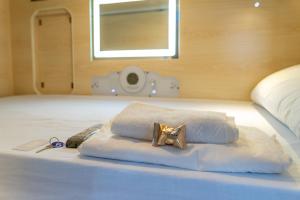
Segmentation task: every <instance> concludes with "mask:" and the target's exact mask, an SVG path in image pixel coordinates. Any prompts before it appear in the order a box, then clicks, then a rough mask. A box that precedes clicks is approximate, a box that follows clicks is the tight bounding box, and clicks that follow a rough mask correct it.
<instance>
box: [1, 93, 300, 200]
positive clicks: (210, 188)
mask: <svg viewBox="0 0 300 200" xmlns="http://www.w3.org/2000/svg"><path fill="white" fill-rule="evenodd" d="M137 100H138V101H143V102H146V103H151V104H155V105H159V106H164V107H169V108H177V109H189V110H202V111H207V110H212V111H217V112H225V113H226V114H228V115H230V116H234V117H235V120H236V123H237V125H240V126H255V127H257V128H258V129H261V130H263V131H264V132H265V133H267V134H268V135H274V134H275V135H276V137H277V139H278V140H279V142H280V143H281V145H283V146H284V150H285V152H287V153H288V154H289V155H290V156H292V158H293V163H292V165H291V167H290V168H289V169H288V170H287V171H286V172H284V173H283V174H280V175H272V174H251V173H247V174H240V173H211V172H199V171H191V170H182V169H178V168H170V167H163V166H156V165H149V164H142V163H130V162H123V161H116V160H109V159H100V158H99V159H98V158H90V157H81V156H79V153H78V151H77V150H73V149H64V148H63V149H55V150H49V151H44V152H41V153H39V154H36V153H35V151H31V152H20V151H14V150H12V148H14V147H16V146H18V145H20V144H23V143H24V142H27V141H31V140H34V139H46V140H47V139H49V137H51V136H57V137H59V138H60V139H62V140H65V139H67V138H68V137H70V136H71V135H73V134H75V133H77V132H79V131H81V130H83V129H85V128H87V127H90V126H92V125H94V124H97V123H106V122H107V121H108V119H110V118H112V117H113V116H115V115H116V114H117V113H119V112H120V111H121V110H122V109H124V108H125V107H126V106H127V105H128V104H129V103H131V102H133V101H137ZM0 136H1V140H0V199H9V200H20V199H22V200H53V199H56V200H66V199H85V200H99V199H105V200H115V199H122V200H140V199H143V200H153V198H155V199H156V200H163V199H169V198H170V199H173V200H185V199H187V200H199V198H201V199H207V200H209V199H212V200H216V199H222V200H240V199H243V200H253V199H257V200H265V199H272V200H282V199H289V200H294V199H295V200H298V199H299V198H300V167H299V166H300V161H299V157H300V142H299V140H295V138H296V136H295V135H293V134H292V133H291V131H290V130H288V129H287V128H286V127H285V126H283V125H282V124H281V123H279V122H278V121H277V120H276V119H274V118H273V117H272V116H271V115H270V114H269V113H267V112H266V111H265V110H263V109H261V108H260V107H257V106H254V105H252V103H250V102H230V101H210V100H187V99H156V98H129V97H95V96H93V97H91V96H22V97H9V98H0ZM162 188H164V189H163V190H162Z"/></svg>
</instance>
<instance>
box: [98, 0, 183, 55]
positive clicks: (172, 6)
mask: <svg viewBox="0 0 300 200" xmlns="http://www.w3.org/2000/svg"><path fill="white" fill-rule="evenodd" d="M130 1H139V0H93V40H94V42H93V50H94V57H95V58H133V57H173V56H176V53H177V51H176V48H177V0H169V16H168V18H169V19H168V26H169V27H168V49H142V50H111V51H101V43H100V37H101V36H100V31H101V30H100V15H101V13H100V5H103V4H109V3H122V2H130Z"/></svg>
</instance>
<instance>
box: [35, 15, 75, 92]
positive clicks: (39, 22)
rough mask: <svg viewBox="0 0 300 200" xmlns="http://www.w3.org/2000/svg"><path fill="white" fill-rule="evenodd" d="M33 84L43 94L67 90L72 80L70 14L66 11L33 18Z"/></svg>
mask: <svg viewBox="0 0 300 200" xmlns="http://www.w3.org/2000/svg"><path fill="white" fill-rule="evenodd" d="M34 29H35V30H34V32H35V37H34V40H35V47H36V49H35V56H36V59H35V61H36V62H35V63H36V67H35V69H36V80H37V82H36V84H37V88H38V90H39V92H41V93H42V94H70V93H71V91H72V83H73V63H72V59H73V58H72V32H71V18H70V15H69V14H68V13H62V14H52V15H46V16H44V15H40V14H39V15H38V16H37V17H36V18H35V28H34Z"/></svg>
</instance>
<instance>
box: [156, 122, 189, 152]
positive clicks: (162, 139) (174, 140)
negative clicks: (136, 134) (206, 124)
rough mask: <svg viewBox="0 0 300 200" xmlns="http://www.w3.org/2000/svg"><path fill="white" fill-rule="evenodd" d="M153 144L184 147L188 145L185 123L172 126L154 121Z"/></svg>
mask: <svg viewBox="0 0 300 200" xmlns="http://www.w3.org/2000/svg"><path fill="white" fill-rule="evenodd" d="M152 145H153V146H164V145H173V146H175V147H177V148H180V149H184V148H185V147H186V142H185V125H181V126H179V127H177V128H172V127H169V126H167V125H165V124H159V123H154V131H153V140H152Z"/></svg>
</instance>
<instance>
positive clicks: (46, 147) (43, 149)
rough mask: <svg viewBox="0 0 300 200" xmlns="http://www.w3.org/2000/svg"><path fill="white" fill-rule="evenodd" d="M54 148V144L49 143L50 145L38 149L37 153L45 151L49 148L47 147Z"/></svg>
mask: <svg viewBox="0 0 300 200" xmlns="http://www.w3.org/2000/svg"><path fill="white" fill-rule="evenodd" d="M52 148H53V146H52V144H49V145H47V146H45V147H44V148H42V149H40V150H38V151H37V152H35V153H40V152H42V151H45V150H47V149H52Z"/></svg>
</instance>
